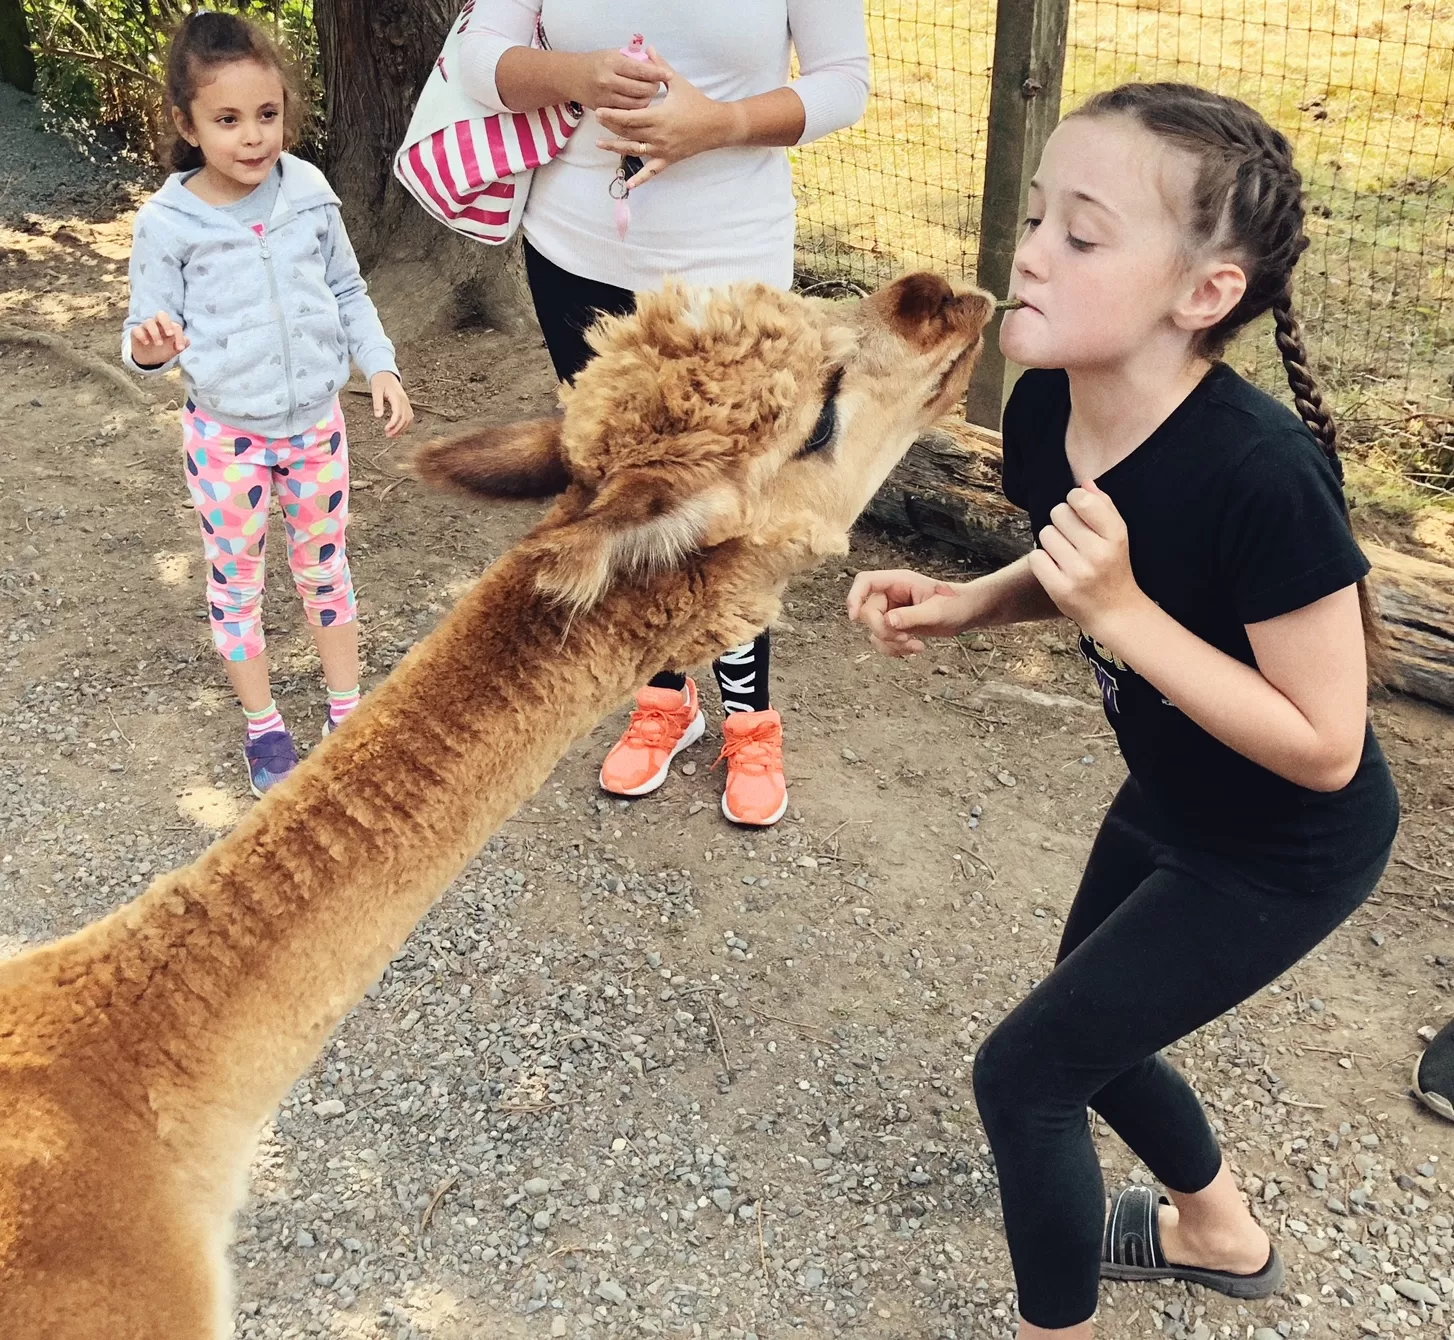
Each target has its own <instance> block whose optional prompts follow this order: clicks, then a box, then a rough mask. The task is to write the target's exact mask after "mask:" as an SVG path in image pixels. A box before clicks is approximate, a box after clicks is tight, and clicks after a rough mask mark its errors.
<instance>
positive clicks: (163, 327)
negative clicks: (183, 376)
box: [131, 312, 192, 368]
mask: <svg viewBox="0 0 1454 1340" xmlns="http://www.w3.org/2000/svg"><path fill="white" fill-rule="evenodd" d="M191 343H192V341H191V340H190V339H188V338H187V332H186V331H184V330H183V329H182V327H181V326H180V325H179V324H178V323H177V322H176V321H174V320H172V318H171V316H170V315H169V314H168V313H166V312H158V313H157V314H156V315H155V316H153V317H150V318H148V319H147V320H145V321H143V322H142V323H141V325H139V326H133V327H132V328H131V361H132V362H133V363H135V364H136V365H137V366H138V367H143V368H156V367H160V366H161V365H162V364H163V363H166V362H169V361H170V360H171V359H173V358H175V357H176V356H177V355H178V354H179V353H181V352H182V350H183V349H185V348H187V346H188V345H190V344H191Z"/></svg>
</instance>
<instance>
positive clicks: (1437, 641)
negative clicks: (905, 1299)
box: [1363, 544, 1454, 708]
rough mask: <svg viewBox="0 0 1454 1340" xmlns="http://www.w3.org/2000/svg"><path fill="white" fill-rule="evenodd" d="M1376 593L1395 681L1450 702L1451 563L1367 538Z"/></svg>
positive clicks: (1453, 655)
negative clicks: (1372, 541) (1433, 561)
mask: <svg viewBox="0 0 1454 1340" xmlns="http://www.w3.org/2000/svg"><path fill="white" fill-rule="evenodd" d="M1363 552H1364V553H1365V554H1367V555H1368V561H1369V562H1370V563H1372V564H1373V571H1372V572H1371V573H1370V574H1369V577H1368V582H1369V585H1370V586H1371V587H1372V588H1373V592H1374V594H1375V595H1376V596H1377V597H1378V608H1379V611H1380V613H1382V615H1383V628H1384V634H1385V636H1386V637H1387V639H1388V650H1389V659H1390V661H1391V662H1392V667H1391V668H1392V672H1393V676H1392V678H1393V687H1394V688H1397V689H1399V690H1401V691H1402V692H1404V693H1407V694H1408V695H1409V696H1410V697H1413V698H1423V699H1424V700H1425V701H1426V702H1431V703H1438V705H1439V706H1440V707H1450V708H1454V568H1451V567H1449V566H1448V564H1445V563H1431V562H1429V560H1428V559H1425V558H1415V557H1413V556H1412V555H1411V554H1401V553H1399V552H1398V550H1396V549H1385V548H1384V547H1383V546H1382V545H1379V544H1365V545H1364V546H1363Z"/></svg>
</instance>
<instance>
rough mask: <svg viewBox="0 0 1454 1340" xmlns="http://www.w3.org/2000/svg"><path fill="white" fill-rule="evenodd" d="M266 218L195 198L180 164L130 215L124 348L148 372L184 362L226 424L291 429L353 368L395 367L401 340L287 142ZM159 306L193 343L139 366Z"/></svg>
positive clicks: (276, 433) (328, 205) (194, 386)
mask: <svg viewBox="0 0 1454 1340" xmlns="http://www.w3.org/2000/svg"><path fill="white" fill-rule="evenodd" d="M281 162H282V181H281V184H280V189H279V191H278V198H277V203H276V205H275V206H274V207H273V212H272V217H271V218H270V219H268V221H267V224H266V228H265V230H264V232H263V234H262V235H261V236H259V235H258V234H257V233H256V232H254V231H253V229H251V228H249V227H248V226H247V225H246V224H244V223H241V222H240V221H239V220H238V219H236V218H234V217H233V216H232V215H230V214H228V213H226V212H225V211H223V210H220V209H217V208H215V207H214V206H212V205H209V204H207V203H206V202H205V201H203V200H200V199H198V197H197V196H195V195H193V194H192V192H191V191H189V190H188V189H187V188H186V186H185V185H184V184H183V183H184V182H185V181H186V180H187V178H188V177H189V176H191V175H192V174H191V173H184V172H178V173H173V174H172V176H170V177H168V178H167V180H166V184H165V185H164V186H163V187H162V188H161V190H159V191H158V192H157V193H156V194H155V195H154V196H152V198H151V199H150V200H148V201H147V202H146V204H144V205H143V206H142V207H141V209H140V210H139V211H138V212H137V215H136V224H135V228H134V233H133V241H132V248H131V310H130V311H129V312H128V314H127V317H126V325H125V327H124V330H123V334H122V337H121V359H122V362H123V363H125V364H126V366H127V367H129V368H131V369H132V370H133V371H134V372H140V373H142V374H144V375H148V376H149V375H153V374H156V373H161V372H166V371H167V370H168V369H169V368H171V367H172V365H173V364H175V363H178V362H180V364H181V367H182V376H183V378H184V379H185V381H186V384H187V393H188V395H189V396H190V397H191V399H192V400H193V401H194V402H195V403H196V404H197V406H198V408H200V409H204V410H207V411H208V412H209V413H211V414H213V415H215V416H216V417H217V418H218V419H220V420H221V421H222V422H223V423H225V424H228V425H229V426H232V427H237V428H243V429H246V430H248V431H250V432H255V433H258V434H260V435H262V436H265V437H289V436H291V435H292V434H294V433H297V432H301V431H302V429H304V428H305V427H307V426H308V425H309V424H312V423H315V422H316V421H317V420H318V419H319V418H320V417H322V414H323V412H324V411H325V410H326V409H327V408H328V407H329V406H330V405H331V404H332V403H333V399H334V397H335V396H336V395H337V394H338V392H339V391H340V390H341V389H342V388H343V385H344V383H346V382H347V381H348V377H349V357H350V355H352V358H353V361H354V362H355V363H357V364H358V366H359V370H360V371H361V372H362V373H363V374H364V376H365V377H366V378H370V379H371V378H372V377H373V376H374V375H375V374H376V373H379V372H394V373H397V372H398V367H397V366H396V365H395V362H394V346H393V345H392V344H391V343H390V342H389V337H388V336H387V335H385V334H384V328H383V326H382V325H381V324H380V323H379V314H378V312H376V311H375V310H374V305H373V302H372V301H371V300H370V299H369V297H368V289H367V285H366V284H365V283H364V281H363V277H362V276H361V275H360V274H359V271H358V260H357V259H356V258H355V256H354V253H353V247H352V246H351V245H350V243H349V240H348V233H347V232H346V231H345V229H344V226H343V218H342V216H341V215H340V214H339V212H338V197H337V196H336V195H334V193H333V189H332V188H331V187H330V186H329V185H328V181H327V179H326V178H325V177H324V176H323V174H322V173H321V172H319V171H318V169H317V168H315V167H314V166H312V164H310V163H305V162H304V161H303V160H302V159H300V158H294V157H293V156H292V154H284V155H283V156H282V159H281ZM158 312H166V313H168V314H169V315H170V316H171V317H172V318H173V319H174V320H177V321H179V322H180V323H181V324H182V326H183V327H184V328H185V329H186V332H187V334H188V336H189V337H190V338H191V345H190V346H189V347H188V348H186V349H184V350H183V351H182V353H181V354H180V356H179V357H178V358H174V359H172V360H170V361H169V362H167V363H163V364H162V365H161V366H160V367H155V368H142V367H138V366H137V364H136V362H135V360H134V359H133V358H132V356H131V332H132V330H133V329H134V328H135V327H136V326H138V325H140V324H141V323H142V322H143V321H146V320H148V319H149V318H151V317H154V316H155V315H156V314H157V313H158Z"/></svg>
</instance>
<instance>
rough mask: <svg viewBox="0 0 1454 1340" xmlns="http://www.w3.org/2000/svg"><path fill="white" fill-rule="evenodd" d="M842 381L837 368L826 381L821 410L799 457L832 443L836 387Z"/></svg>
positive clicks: (835, 416) (840, 371)
mask: <svg viewBox="0 0 1454 1340" xmlns="http://www.w3.org/2000/svg"><path fill="white" fill-rule="evenodd" d="M842 381H843V369H842V368H838V369H836V370H835V371H834V373H833V375H832V376H831V377H830V378H829V379H828V387H827V390H826V393H825V395H824V399H823V408H822V409H821V410H820V411H819V413H818V422H817V423H815V424H814V425H813V431H812V432H811V433H809V434H808V440H807V441H806V442H804V443H803V445H802V446H801V447H800V448H799V449H798V455H799V456H810V455H812V454H813V452H815V451H822V450H823V449H824V448H825V447H829V446H831V445H832V443H833V434H834V431H835V429H837V427H838V387H839V386H840V384H841V383H842Z"/></svg>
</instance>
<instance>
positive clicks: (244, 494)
mask: <svg viewBox="0 0 1454 1340" xmlns="http://www.w3.org/2000/svg"><path fill="white" fill-rule="evenodd" d="M182 445H183V447H184V448H185V450H186V455H187V487H188V489H190V490H191V493H192V501H193V503H195V504H196V507H197V518H198V520H199V521H200V522H201V523H202V548H203V551H204V552H205V554H206V556H207V563H208V567H209V569H210V570H209V572H208V574H207V606H208V613H209V614H210V615H211V619H212V640H213V642H214V643H215V644H216V647H217V651H218V654H219V655H221V656H222V658H223V659H224V660H228V661H246V660H250V659H251V658H252V657H254V656H258V655H261V654H262V650H263V622H262V596H263V568H264V546H265V543H266V540H267V534H268V508H269V506H270V505H271V502H272V491H273V486H274V484H276V486H277V489H278V496H279V498H280V499H281V501H282V504H283V524H284V525H285V526H286V527H287V530H288V565H289V567H291V568H292V570H293V584H294V585H295V586H296V587H297V588H298V594H299V596H300V597H302V600H303V611H304V613H305V614H306V616H307V618H308V622H309V623H311V624H316V625H318V626H319V627H323V628H327V627H329V626H331V625H333V624H341V623H347V622H348V621H349V620H350V619H352V618H354V617H355V613H356V611H355V606H354V599H353V579H352V577H351V576H350V575H349V571H348V558H347V555H346V553H345V549H344V531H345V529H346V528H347V525H348V435H347V430H346V428H345V427H344V422H343V410H342V408H341V407H340V405H339V403H338V401H336V400H335V401H334V402H333V404H332V405H331V406H330V408H329V410H328V412H327V414H326V415H325V416H324V417H323V418H322V419H320V420H319V421H318V422H317V423H316V424H314V425H313V426H312V427H310V428H305V429H304V430H303V431H302V432H301V433H295V434H294V435H293V436H292V437H261V436H259V435H257V434H255V433H247V432H243V431H242V430H241V429H237V428H229V427H228V426H227V425H226V424H222V423H218V422H217V421H216V420H215V419H213V418H211V417H210V416H209V415H208V414H206V413H205V412H204V411H203V410H200V409H198V408H197V406H196V405H194V404H193V403H192V401H190V400H188V401H187V407H186V409H185V410H184V411H183V412H182Z"/></svg>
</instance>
